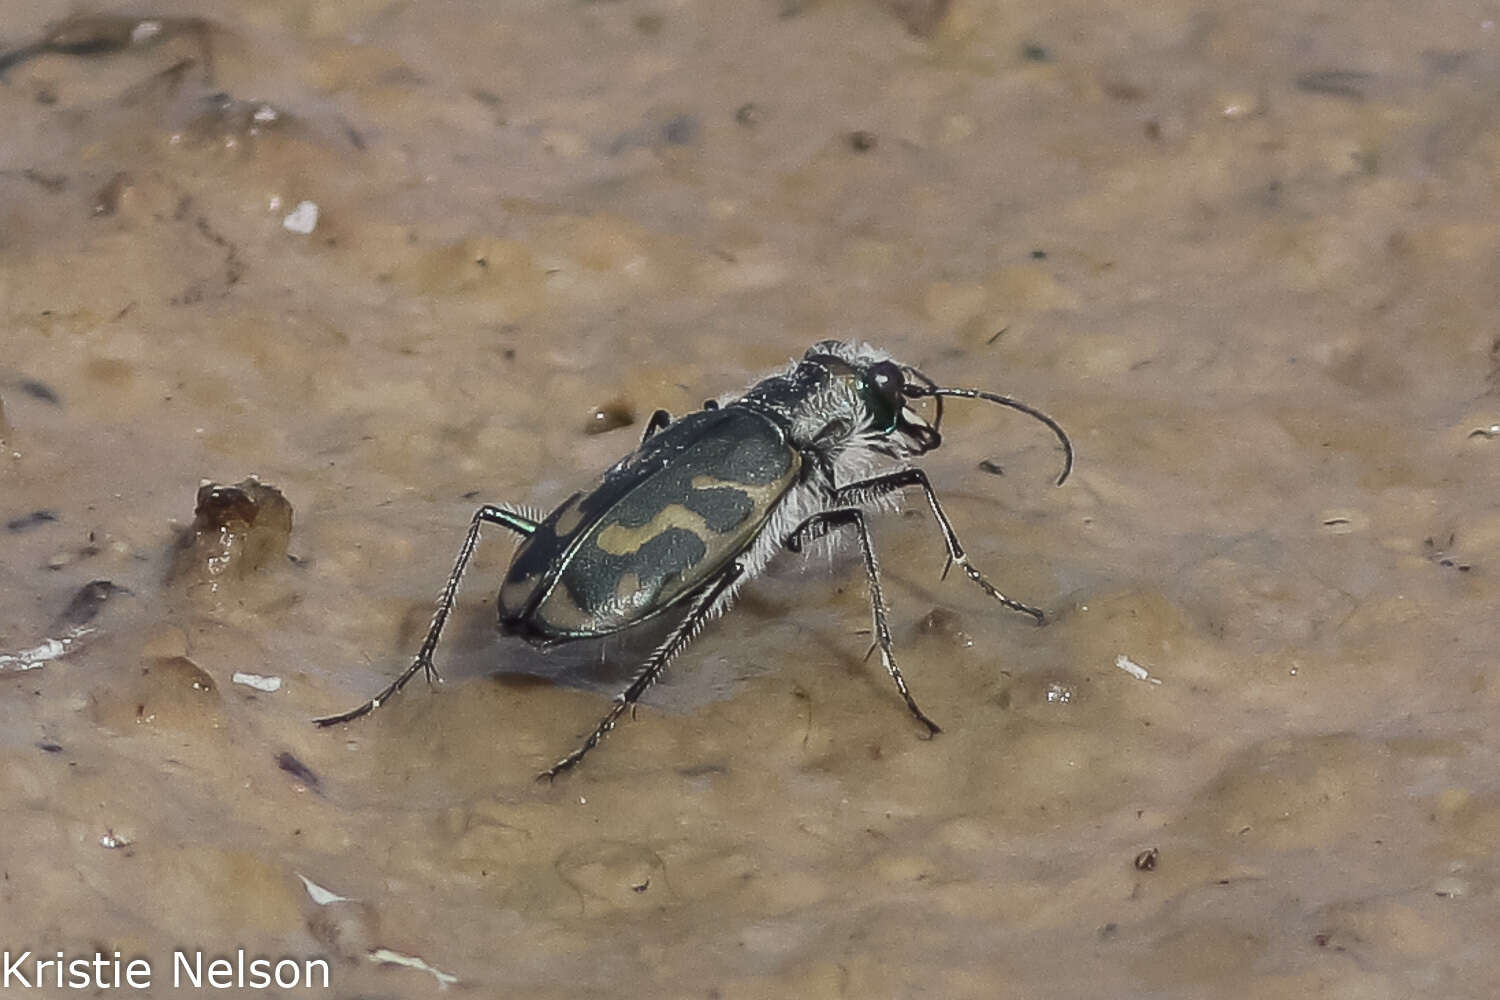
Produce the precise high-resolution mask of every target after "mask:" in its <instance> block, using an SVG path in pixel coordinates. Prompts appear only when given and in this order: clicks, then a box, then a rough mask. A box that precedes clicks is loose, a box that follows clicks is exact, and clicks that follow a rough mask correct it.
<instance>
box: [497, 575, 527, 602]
mask: <svg viewBox="0 0 1500 1000" xmlns="http://www.w3.org/2000/svg"><path fill="white" fill-rule="evenodd" d="M535 587H536V574H535V573H527V574H526V575H525V576H523V577H521V578H520V579H519V580H506V581H505V582H504V583H502V584H501V585H500V603H501V604H502V605H504V606H505V607H507V608H512V609H519V608H520V607H521V605H523V604H525V603H526V598H527V596H529V595H530V594H531V591H532V590H533V589H534V588H535Z"/></svg>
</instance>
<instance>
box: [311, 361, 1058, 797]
mask: <svg viewBox="0 0 1500 1000" xmlns="http://www.w3.org/2000/svg"><path fill="white" fill-rule="evenodd" d="M945 396H951V397H960V398H966V399H982V400H985V401H987V402H991V403H997V404H999V405H1001V406H1008V407H1010V408H1012V409H1015V410H1019V411H1021V412H1022V413H1025V414H1027V415H1029V416H1032V417H1035V418H1036V419H1037V420H1040V421H1041V422H1042V423H1044V424H1046V425H1047V427H1049V428H1050V429H1051V430H1052V432H1053V433H1054V434H1056V435H1057V438H1058V440H1059V441H1061V442H1062V447H1063V469H1062V474H1061V475H1059V476H1058V478H1057V485H1059V486H1061V485H1062V483H1063V482H1064V481H1065V480H1066V479H1067V478H1068V473H1069V472H1070V471H1071V470H1072V468H1073V445H1072V443H1071V442H1070V441H1069V440H1068V436H1067V434H1066V433H1064V431H1063V429H1062V427H1060V426H1059V425H1058V423H1057V422H1056V421H1055V420H1053V419H1052V418H1051V417H1049V416H1047V415H1046V414H1045V413H1042V412H1041V411H1040V410H1037V409H1034V408H1033V407H1030V406H1027V405H1026V404H1025V403H1021V402H1019V401H1017V400H1014V399H1011V398H1010V397H1009V396H1002V395H999V394H997V393H993V392H987V391H985V390H982V389H957V388H947V387H944V386H939V385H938V384H937V383H936V382H934V381H932V380H931V379H930V378H928V377H927V376H926V375H924V374H923V373H922V372H920V371H918V370H917V369H916V368H913V367H911V366H910V365H904V364H901V363H899V362H897V361H895V360H893V359H892V358H891V356H890V355H889V354H887V353H886V352H885V351H882V350H880V349H878V348H875V347H871V346H869V345H867V344H850V343H844V342H842V341H836V340H826V341H823V342H821V343H818V344H814V345H813V346H812V347H811V348H810V349H809V350H808V352H807V353H806V354H805V355H804V356H803V358H802V360H800V361H797V362H794V363H793V364H792V365H791V366H790V367H788V368H787V369H786V370H784V371H782V372H780V373H778V374H775V375H771V376H769V377H767V378H764V379H762V380H760V381H759V382H756V383H755V384H754V385H752V386H751V387H750V388H749V389H747V390H746V391H745V393H744V394H743V395H741V396H730V397H725V398H723V399H721V400H718V401H714V400H710V401H708V402H707V403H705V404H704V407H703V409H701V410H699V411H697V412H696V413H689V414H687V415H686V416H684V417H682V418H681V419H678V420H675V421H674V420H672V418H671V415H670V414H668V413H667V411H665V410H657V411H656V412H655V413H653V414H652V415H651V418H650V420H649V421H647V423H646V429H645V434H644V435H643V437H642V438H641V444H640V447H638V448H637V449H636V450H635V451H633V452H631V453H630V454H629V455H626V456H625V457H624V458H623V459H621V460H620V461H619V462H617V463H615V465H614V466H613V467H612V468H610V469H609V471H607V472H605V473H604V475H603V477H602V478H601V479H600V480H599V482H598V484H597V485H595V486H594V488H593V489H592V490H590V491H588V492H586V493H574V494H573V495H572V496H570V497H569V498H568V499H566V500H564V501H563V502H562V504H561V505H560V506H558V508H557V509H556V510H554V511H553V512H552V513H551V514H549V515H547V516H546V517H545V518H541V519H537V518H536V517H534V516H531V515H530V514H529V513H527V512H524V511H519V510H513V509H511V508H508V507H500V506H495V505H491V504H486V505H484V506H482V507H480V508H479V509H478V510H477V511H475V512H474V517H473V519H472V520H471V521H470V522H469V532H468V534H467V535H466V536H465V538H464V542H463V545H462V546H460V547H459V550H458V558H457V560H456V561H455V562H454V565H453V571H452V572H451V573H450V574H449V575H448V582H447V584H446V585H445V586H444V587H443V592H442V594H441V595H440V596H439V598H438V605H437V611H436V613H435V614H434V615H433V618H432V624H431V626H430V627H429V628H428V630H427V636H426V638H425V639H423V641H422V646H421V648H420V649H419V650H418V651H417V655H416V658H415V659H413V660H412V662H411V665H410V666H408V667H407V668H406V669H405V670H404V671H402V673H401V674H400V675H399V676H398V677H397V678H396V679H395V680H394V681H392V682H391V683H390V684H388V685H387V686H386V688H385V689H384V690H383V691H381V692H380V693H379V694H377V695H376V696H375V697H374V698H371V699H370V700H369V701H367V702H365V703H364V704H363V705H360V706H359V707H358V708H355V709H352V710H350V711H348V712H344V713H343V714H341V715H331V716H327V717H324V718H321V719H317V720H314V721H315V722H316V724H317V725H320V726H332V725H337V724H339V723H341V722H349V721H351V720H353V719H357V718H359V717H360V716H363V715H367V714H369V713H370V712H372V711H374V710H375V709H376V708H379V707H380V706H381V705H383V704H385V702H386V701H388V700H389V699H390V698H392V697H393V696H394V695H395V694H396V693H397V692H398V691H400V690H401V689H402V688H403V687H404V686H405V685H406V683H407V682H408V681H410V680H411V679H412V677H414V676H415V675H416V673H417V671H418V670H421V671H423V672H424V673H425V674H426V675H427V677H428V679H429V680H432V679H435V678H438V674H437V670H436V668H435V667H434V665H433V662H432V656H433V653H434V652H435V651H436V650H437V646H438V640H439V638H440V637H441V636H442V632H443V626H444V624H446V623H447V621H448V616H449V614H450V613H451V612H452V611H453V605H454V602H455V600H456V598H457V595H458V586H459V581H460V580H462V579H463V575H464V570H465V569H466V568H467V567H468V563H469V559H470V557H472V556H473V555H474V549H475V548H476V547H477V546H478V544H479V531H480V528H481V527H482V526H483V525H485V524H497V525H500V526H501V527H504V528H509V529H510V530H511V531H514V532H515V533H516V534H518V535H520V536H521V541H520V544H519V545H518V547H517V549H516V552H515V555H514V557H513V558H512V560H511V564H510V569H509V570H507V572H506V574H505V580H504V582H503V583H502V584H501V586H500V593H499V598H498V601H497V603H498V605H499V611H500V630H501V631H502V632H504V633H507V634H510V635H517V636H520V637H522V638H524V639H525V640H527V641H528V642H531V643H533V644H535V645H539V646H551V645H555V644H557V643H562V642H569V641H572V640H575V639H585V638H596V637H600V636H606V635H610V634H612V633H615V632H620V631H623V630H625V629H628V628H631V627H633V626H635V625H638V624H640V623H641V622H643V621H646V620H647V619H650V618H654V617H655V616H657V615H659V614H662V613H664V612H668V611H674V612H680V613H681V617H680V619H679V620H678V621H677V623H676V624H675V625H674V626H673V627H672V628H671V629H670V631H669V632H668V633H667V637H666V638H665V639H664V640H662V642H661V643H660V644H659V645H658V646H657V647H656V648H655V649H654V650H653V651H652V653H651V655H650V656H648V657H647V658H646V661H645V663H644V664H642V665H641V667H640V669H639V670H638V671H637V673H636V674H635V677H634V679H633V680H632V681H631V682H630V685H629V686H628V687H626V688H625V690H623V691H621V692H620V693H619V694H618V695H616V696H615V699H614V702H613V703H612V704H611V705H610V709H609V711H608V713H606V714H605V716H604V718H603V719H601V720H600V722H599V725H598V726H596V727H595V728H594V731H593V732H592V733H590V734H589V736H588V738H587V739H585V740H584V741H583V742H582V743H581V744H579V745H578V747H577V748H576V749H575V750H573V751H572V752H571V753H569V754H568V755H567V756H565V757H563V758H562V759H560V760H559V761H557V763H555V764H553V765H552V766H551V767H549V768H548V769H547V770H545V771H543V772H542V773H541V774H539V775H538V776H537V777H538V778H540V779H551V778H555V777H556V776H557V775H558V774H560V773H561V772H563V771H565V770H567V769H568V768H570V767H573V766H574V765H575V764H577V763H578V762H579V761H580V760H582V759H583V756H584V755H585V754H587V753H588V752H589V751H590V750H592V749H593V748H594V747H595V746H597V745H598V743H599V741H600V740H601V739H603V738H604V735H605V734H606V733H608V732H609V731H610V729H612V728H614V725H615V722H616V721H617V720H618V719H619V718H620V715H621V714H622V713H624V712H625V710H626V709H628V708H630V707H631V706H632V705H634V704H635V703H636V701H637V699H639V698H640V697H641V695H642V694H643V693H644V692H645V691H646V689H647V688H649V687H650V686H651V685H652V684H653V683H654V682H655V681H656V679H657V678H658V677H660V676H661V674H662V671H663V670H664V669H666V666H667V664H668V663H669V662H670V661H671V660H672V658H673V657H675V656H677V654H679V653H681V652H682V650H683V649H684V648H685V647H686V646H687V644H688V643H689V642H691V641H692V639H693V637H694V636H696V635H697V634H698V632H699V631H700V630H701V629H702V628H703V626H704V625H705V624H706V623H708V622H709V621H711V620H712V619H714V618H716V617H718V616H719V615H721V614H723V613H724V611H725V610H727V609H728V607H729V604H730V602H731V601H733V599H734V595H735V593H736V591H738V589H739V588H740V587H741V586H743V585H744V584H745V583H746V582H747V581H749V580H751V579H753V578H754V577H755V576H757V575H758V574H759V573H760V572H761V571H762V570H764V569H765V567H766V564H767V563H768V562H770V560H771V558H772V557H773V556H774V555H776V553H778V552H780V551H781V550H782V549H789V550H791V551H792V552H800V551H802V550H803V549H804V548H805V547H806V546H807V545H808V544H810V543H812V542H814V541H816V540H818V539H820V538H823V537H824V536H826V535H829V534H830V533H833V532H840V531H844V532H852V533H853V534H854V536H855V537H856V538H857V539H858V541H859V546H860V550H861V552H862V553H863V555H864V566H865V576H866V579H867V580H868V583H869V592H870V610H871V614H872V616H873V618H874V626H875V639H876V645H877V647H878V648H879V650H880V659H881V662H882V663H883V664H884V665H885V668H886V670H887V671H888V672H889V673H890V675H891V679H892V680H893V681H895V683H896V690H897V691H899V692H900V693H901V697H902V699H903V700H905V702H906V707H907V709H908V710H910V712H911V714H912V715H913V716H914V717H915V718H916V719H917V721H918V722H920V723H922V725H924V726H925V727H926V728H927V730H928V732H929V733H937V732H939V731H940V730H939V728H938V725H937V723H935V722H933V721H932V720H931V719H929V718H928V717H927V715H926V713H924V712H923V711H922V710H921V709H920V708H918V707H917V703H916V700H915V699H914V698H913V697H912V695H911V692H910V691H909V690H908V689H907V686H906V680H905V678H903V677H902V676H901V669H900V667H898V666H897V665H896V654H895V651H894V649H893V648H892V644H891V634H890V627H889V625H888V624H887V621H886V607H885V598H884V596H883V595H882V593H881V587H880V566H879V563H878V562H877V561H876V559H875V549H874V548H873V546H872V545H871V543H870V532H869V529H868V527H867V526H866V523H865V512H866V510H867V509H870V508H879V507H880V506H881V505H882V502H883V501H889V500H890V499H892V497H893V495H894V494H897V493H899V492H900V491H902V490H907V489H913V488H915V489H920V490H921V491H922V494H923V496H924V497H925V498H926V500H927V506H928V507H929V508H930V509H931V511H932V515H933V518H934V519H935V520H936V521H937V526H938V530H939V531H941V532H942V536H943V542H944V544H945V545H946V546H947V549H948V561H947V563H946V565H945V566H944V568H943V575H944V576H946V575H947V572H948V570H949V569H951V568H952V567H953V566H954V565H955V564H956V565H958V566H959V567H961V568H962V569H963V571H964V574H965V575H966V576H967V577H968V578H969V579H970V580H972V581H973V582H974V583H975V584H976V585H978V586H979V588H980V589H982V590H983V591H984V592H985V593H986V594H988V595H989V596H990V597H992V598H994V599H995V600H997V601H999V602H1000V603H1001V604H1003V605H1005V606H1006V607H1008V608H1011V609H1012V610H1014V611H1019V612H1021V613H1023V614H1027V615H1030V616H1031V617H1032V618H1034V619H1035V620H1036V621H1037V623H1038V624H1040V623H1041V622H1042V621H1043V620H1044V616H1043V614H1042V612H1041V610H1040V609H1038V608H1034V607H1032V606H1031V605H1029V604H1023V603H1021V602H1020V601H1017V600H1015V599H1013V598H1010V597H1007V596H1005V595H1004V594H1002V593H1001V592H1000V591H999V590H997V589H996V588H995V587H994V585H993V584H991V583H990V582H989V580H987V579H985V577H984V574H982V573H980V572H979V570H978V569H976V568H975V567H974V566H973V565H972V564H970V562H969V559H968V555H967V554H966V553H965V552H964V548H963V546H962V545H961V544H959V541H958V535H957V534H955V533H954V531H953V526H952V525H951V524H949V522H948V517H947V515H946V514H945V513H944V512H943V508H942V505H941V504H939V503H938V498H937V494H936V493H934V492H933V489H932V485H931V484H930V483H929V482H928V480H927V475H926V473H924V472H923V471H922V470H921V469H920V468H918V467H916V466H914V465H911V464H910V461H909V460H910V459H912V458H915V457H916V456H918V455H923V454H926V453H927V452H929V451H932V450H933V449H934V448H936V447H938V445H940V444H941V443H942V436H941V435H940V434H939V432H938V428H939V426H940V425H941V423H942V401H943V397H945ZM923 398H933V399H934V400H935V411H934V415H933V420H932V423H928V422H927V421H926V420H924V419H923V418H922V416H921V415H920V414H919V413H917V412H916V410H914V409H913V408H912V407H911V406H910V405H908V404H910V403H911V402H912V401H913V400H917V399H923Z"/></svg>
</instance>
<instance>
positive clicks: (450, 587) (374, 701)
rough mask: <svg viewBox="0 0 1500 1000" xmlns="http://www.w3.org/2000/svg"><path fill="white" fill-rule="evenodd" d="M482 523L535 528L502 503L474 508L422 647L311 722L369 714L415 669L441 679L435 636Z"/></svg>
mask: <svg viewBox="0 0 1500 1000" xmlns="http://www.w3.org/2000/svg"><path fill="white" fill-rule="evenodd" d="M484 524H498V525H500V526H501V527H502V528H509V529H510V530H511V531H514V532H515V533H516V534H518V535H521V536H522V537H528V536H530V535H531V534H532V533H533V532H535V531H536V529H537V522H535V521H533V520H532V519H531V518H529V517H525V516H523V515H521V514H517V513H516V512H515V511H510V510H506V509H505V508H504V507H497V506H495V505H493V504H485V505H484V506H483V507H480V508H479V509H478V510H476V511H475V512H474V517H473V519H472V520H470V521H469V533H468V534H467V535H465V536H464V543H463V545H462V546H460V547H459V550H458V558H457V559H456V560H455V561H454V563H453V571H452V572H451V573H449V574H448V582H447V584H446V585H445V586H444V587H443V592H442V594H441V595H440V596H439V597H438V604H437V611H436V612H434V613H433V616H432V624H431V625H429V626H428V627H427V637H426V638H425V639H423V640H422V648H421V649H419V650H417V655H416V657H415V658H414V659H413V660H412V661H411V665H410V666H408V667H407V668H406V669H405V670H403V671H402V672H401V674H400V676H398V677H397V678H396V679H395V680H393V681H391V682H390V683H389V684H387V685H386V686H385V688H384V689H383V690H382V691H381V692H380V693H379V694H377V695H376V696H375V697H373V698H371V699H370V700H369V701H367V702H365V703H364V704H363V705H360V706H359V707H358V708H354V709H350V710H349V711H347V712H344V713H342V714H341V715H327V716H324V717H323V718H321V719H314V720H313V724H314V725H318V726H336V725H338V724H339V723H341V722H352V721H353V720H355V719H358V718H359V717H360V716H362V715H369V714H370V713H371V712H373V711H375V709H377V708H379V707H380V706H381V705H383V704H385V703H386V702H387V701H389V700H390V699H391V698H393V697H395V696H396V693H397V692H398V691H400V690H401V689H402V688H404V687H405V686H406V682H407V681H409V680H411V679H412V678H413V677H415V676H416V675H417V671H418V670H421V671H423V672H424V673H426V675H427V679H428V680H433V679H437V680H442V678H441V677H440V676H439V675H438V672H437V668H436V667H435V666H433V664H432V654H433V653H434V652H436V651H437V646H438V640H439V639H440V638H441V637H442V634H443V626H444V625H446V624H447V623H448V615H449V614H451V613H452V611H453V604H454V602H455V601H457V599H458V584H459V581H460V580H462V579H463V577H464V570H466V569H468V568H469V560H470V559H471V558H473V556H474V550H475V549H477V548H478V547H479V529H480V526H481V525H484Z"/></svg>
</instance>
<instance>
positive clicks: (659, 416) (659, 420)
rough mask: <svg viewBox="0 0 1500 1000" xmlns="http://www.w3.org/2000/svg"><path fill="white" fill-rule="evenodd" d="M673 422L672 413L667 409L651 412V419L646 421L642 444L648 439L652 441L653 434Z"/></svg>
mask: <svg viewBox="0 0 1500 1000" xmlns="http://www.w3.org/2000/svg"><path fill="white" fill-rule="evenodd" d="M671 422H672V414H670V413H668V412H667V411H666V410H657V411H656V412H655V413H653V414H651V419H650V420H647V421H646V430H645V433H643V434H642V435H641V444H645V443H646V442H647V441H650V440H651V435H653V434H655V433H656V432H657V431H659V430H662V429H664V428H665V427H666V426H667V425H668V424H670V423H671Z"/></svg>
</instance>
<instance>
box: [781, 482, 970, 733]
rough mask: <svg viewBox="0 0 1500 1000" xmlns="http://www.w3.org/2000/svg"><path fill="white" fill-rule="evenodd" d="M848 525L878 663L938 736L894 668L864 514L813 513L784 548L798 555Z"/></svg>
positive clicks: (852, 511) (849, 511) (877, 568)
mask: <svg viewBox="0 0 1500 1000" xmlns="http://www.w3.org/2000/svg"><path fill="white" fill-rule="evenodd" d="M849 525H853V526H854V529H855V530H856V531H857V532H858V533H859V546H860V549H861V550H862V551H863V552H864V556H865V578H866V579H867V580H868V581H869V584H870V611H871V613H872V614H873V615H874V618H875V639H876V642H877V644H878V645H879V646H880V660H881V662H882V663H884V664H885V669H886V670H887V671H889V672H890V675H891V680H893V681H895V682H896V690H897V691H900V692H901V697H902V698H903V699H905V701H906V707H907V708H908V709H910V710H911V714H912V715H914V716H915V717H916V719H917V721H918V722H920V723H922V725H924V726H926V727H927V731H928V732H929V733H932V734H937V733H940V732H942V729H940V728H939V727H938V724H937V723H936V722H933V721H932V720H931V719H929V718H928V717H927V714H926V713H925V712H923V711H922V710H921V709H920V708H918V707H917V702H916V699H914V698H913V697H912V696H911V692H910V691H908V690H907V689H906V679H905V678H904V677H902V676H901V668H900V667H898V666H897V665H896V651H895V649H894V648H893V647H892V644H891V629H890V625H889V624H887V623H886V618H885V597H884V596H883V595H882V594H881V591H880V565H879V563H877V562H876V561H875V547H874V546H873V545H871V544H870V529H869V528H867V527H866V526H865V514H864V511H862V510H860V509H859V508H858V507H843V508H839V509H836V510H825V511H822V512H820V513H817V514H814V515H813V516H812V517H809V518H808V519H807V520H806V521H803V522H802V523H801V524H800V525H798V526H797V528H796V529H795V530H794V531H793V532H792V533H791V534H790V535H788V536H787V539H786V547H787V548H789V549H791V550H792V551H793V552H801V551H802V548H803V546H805V545H806V544H807V543H808V542H811V541H814V540H816V539H819V538H822V537H823V536H824V535H826V534H828V533H829V532H831V531H836V530H837V529H839V528H844V527H848V526H849Z"/></svg>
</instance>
